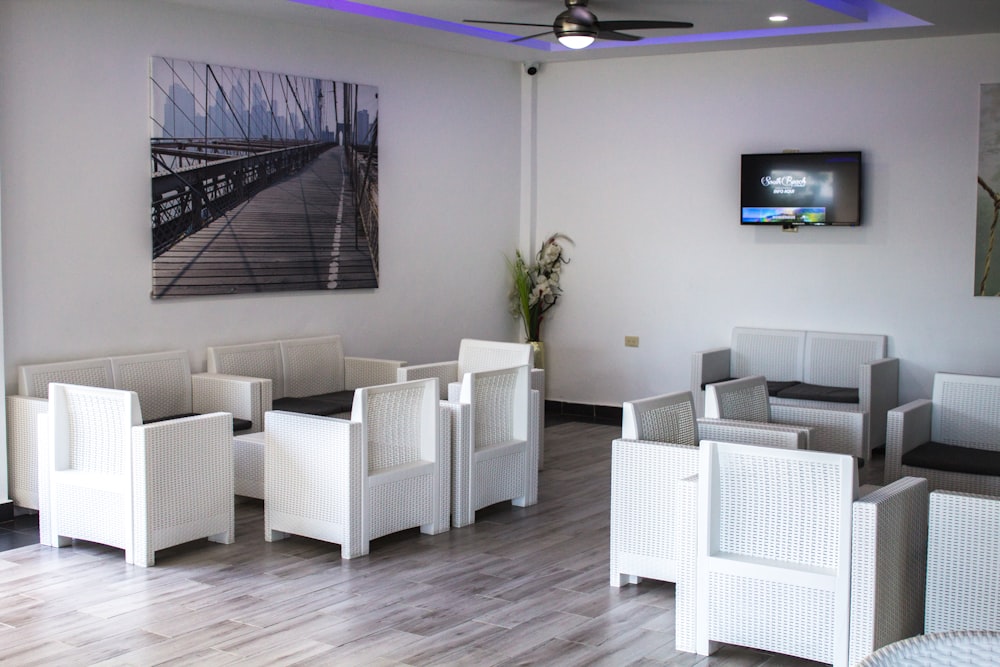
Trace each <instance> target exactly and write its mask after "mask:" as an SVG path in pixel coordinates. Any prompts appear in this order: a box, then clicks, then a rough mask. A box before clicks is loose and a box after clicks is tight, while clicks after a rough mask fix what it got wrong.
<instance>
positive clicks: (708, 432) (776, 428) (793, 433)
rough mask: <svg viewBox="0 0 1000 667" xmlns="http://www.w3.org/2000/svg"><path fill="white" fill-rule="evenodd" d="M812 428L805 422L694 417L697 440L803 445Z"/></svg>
mask: <svg viewBox="0 0 1000 667" xmlns="http://www.w3.org/2000/svg"><path fill="white" fill-rule="evenodd" d="M812 432H813V429H812V428H809V427H805V426H783V425H778V424H762V423H760V422H747V421H738V420H735V419H710V418H706V417H701V418H699V419H698V438H699V440H717V441H719V442H740V443H744V444H747V445H761V446H765V447H780V448H782V449H806V448H807V447H808V446H809V437H810V436H811V435H812Z"/></svg>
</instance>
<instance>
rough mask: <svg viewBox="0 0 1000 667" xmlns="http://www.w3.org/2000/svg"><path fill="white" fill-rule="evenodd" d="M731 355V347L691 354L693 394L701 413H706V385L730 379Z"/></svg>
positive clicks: (698, 411)
mask: <svg viewBox="0 0 1000 667" xmlns="http://www.w3.org/2000/svg"><path fill="white" fill-rule="evenodd" d="M731 357H732V348H729V347H715V348H711V349H709V350H701V351H700V352H695V353H694V354H692V355H691V394H692V395H693V396H694V405H695V410H696V411H697V413H698V414H699V415H703V414H705V400H704V399H703V398H702V396H703V394H704V391H705V385H706V384H711V383H712V382H721V381H722V380H728V379H729V377H730V370H731V369H730V361H731Z"/></svg>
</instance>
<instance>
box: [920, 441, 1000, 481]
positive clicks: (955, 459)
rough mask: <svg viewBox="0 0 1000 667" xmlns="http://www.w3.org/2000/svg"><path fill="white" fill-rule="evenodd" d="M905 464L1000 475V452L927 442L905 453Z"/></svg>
mask: <svg viewBox="0 0 1000 667" xmlns="http://www.w3.org/2000/svg"><path fill="white" fill-rule="evenodd" d="M903 465H906V466H912V467H914V468H931V469H933V470H944V471H946V472H963V473H971V474H973V475H1000V452H998V451H990V450H986V449H975V448H973V447H960V446H958V445H946V444H942V443H940V442H925V443H924V444H922V445H919V446H917V447H915V448H913V449H911V450H910V451H908V452H906V453H905V454H903Z"/></svg>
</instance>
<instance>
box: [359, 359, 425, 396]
mask: <svg viewBox="0 0 1000 667" xmlns="http://www.w3.org/2000/svg"><path fill="white" fill-rule="evenodd" d="M404 366H406V362H405V361H394V360H391V359H367V358H364V357H344V389H348V390H352V389H357V388H358V387H374V386H376V385H380V384H393V383H394V382H396V381H397V374H398V372H399V369H400V368H402V367H404ZM411 379H414V380H418V379H423V378H411Z"/></svg>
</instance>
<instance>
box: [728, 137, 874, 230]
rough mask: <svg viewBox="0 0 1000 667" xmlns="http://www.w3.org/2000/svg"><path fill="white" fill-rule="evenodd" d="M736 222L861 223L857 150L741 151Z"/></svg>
mask: <svg viewBox="0 0 1000 667" xmlns="http://www.w3.org/2000/svg"><path fill="white" fill-rule="evenodd" d="M740 204H741V206H742V209H743V210H742V216H741V224H744V225H783V226H785V227H791V226H797V225H860V224H861V152H860V151H836V152H823V153H759V154H751V155H746V154H745V155H743V164H742V168H741V170H740Z"/></svg>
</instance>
